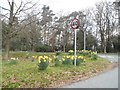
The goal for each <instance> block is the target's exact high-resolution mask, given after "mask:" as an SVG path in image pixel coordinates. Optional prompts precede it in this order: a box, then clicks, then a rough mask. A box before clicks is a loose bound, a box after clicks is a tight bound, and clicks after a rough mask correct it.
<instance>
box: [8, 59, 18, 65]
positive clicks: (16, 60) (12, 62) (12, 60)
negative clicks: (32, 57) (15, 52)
mask: <svg viewBox="0 0 120 90" xmlns="http://www.w3.org/2000/svg"><path fill="white" fill-rule="evenodd" d="M8 61H9V64H17V63H18V58H10V60H8Z"/></svg>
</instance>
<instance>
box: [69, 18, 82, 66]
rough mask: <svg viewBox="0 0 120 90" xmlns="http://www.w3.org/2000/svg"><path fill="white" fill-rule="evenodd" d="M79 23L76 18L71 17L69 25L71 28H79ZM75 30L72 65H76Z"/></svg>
mask: <svg viewBox="0 0 120 90" xmlns="http://www.w3.org/2000/svg"><path fill="white" fill-rule="evenodd" d="M79 25H80V21H79V20H78V19H76V18H75V19H73V20H72V22H71V27H72V29H77V28H79ZM74 31H75V44H74V58H75V60H74V65H75V66H76V35H77V32H76V30H74Z"/></svg>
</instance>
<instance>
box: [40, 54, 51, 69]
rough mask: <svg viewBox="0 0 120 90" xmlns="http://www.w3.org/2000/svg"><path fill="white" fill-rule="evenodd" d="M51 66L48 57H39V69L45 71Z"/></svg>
mask: <svg viewBox="0 0 120 90" xmlns="http://www.w3.org/2000/svg"><path fill="white" fill-rule="evenodd" d="M48 65H49V61H48V57H47V56H39V58H38V69H39V70H45V69H46V68H47V67H48Z"/></svg>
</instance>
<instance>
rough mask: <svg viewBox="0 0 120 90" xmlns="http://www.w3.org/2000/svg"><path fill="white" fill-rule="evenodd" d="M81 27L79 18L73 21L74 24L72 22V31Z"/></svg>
mask: <svg viewBox="0 0 120 90" xmlns="http://www.w3.org/2000/svg"><path fill="white" fill-rule="evenodd" d="M79 25H80V21H79V20H78V19H77V18H75V19H73V20H72V22H71V27H72V29H77V28H78V27H79Z"/></svg>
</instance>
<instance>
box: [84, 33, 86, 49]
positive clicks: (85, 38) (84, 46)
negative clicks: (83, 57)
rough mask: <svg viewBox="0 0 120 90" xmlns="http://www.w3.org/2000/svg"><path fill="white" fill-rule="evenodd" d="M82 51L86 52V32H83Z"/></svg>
mask: <svg viewBox="0 0 120 90" xmlns="http://www.w3.org/2000/svg"><path fill="white" fill-rule="evenodd" d="M84 50H86V31H84Z"/></svg>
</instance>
